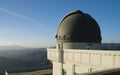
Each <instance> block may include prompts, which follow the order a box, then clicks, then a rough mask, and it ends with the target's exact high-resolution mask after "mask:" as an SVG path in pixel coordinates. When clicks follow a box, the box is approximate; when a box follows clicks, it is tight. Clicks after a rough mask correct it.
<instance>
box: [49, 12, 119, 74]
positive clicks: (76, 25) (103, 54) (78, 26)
mask: <svg viewBox="0 0 120 75" xmlns="http://www.w3.org/2000/svg"><path fill="white" fill-rule="evenodd" d="M55 37H56V40H57V42H56V48H55V49H47V53H48V54H47V55H48V59H49V60H50V61H51V62H52V63H53V75H80V74H84V73H90V72H91V73H92V72H97V71H101V70H104V71H105V70H108V69H116V68H120V51H112V50H110V51H109V50H107V51H106V50H101V40H102V37H101V31H100V27H99V25H98V23H97V22H96V21H95V19H93V18H92V17H91V16H90V15H89V14H86V13H83V12H82V11H80V10H77V11H73V12H71V13H69V14H67V15H66V16H65V17H64V18H63V19H62V20H61V22H60V24H59V27H58V30H57V34H56V36H55ZM102 72H103V71H102Z"/></svg>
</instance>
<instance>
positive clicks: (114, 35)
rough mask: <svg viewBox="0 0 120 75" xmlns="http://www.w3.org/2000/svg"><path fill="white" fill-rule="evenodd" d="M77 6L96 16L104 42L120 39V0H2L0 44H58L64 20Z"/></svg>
mask: <svg viewBox="0 0 120 75" xmlns="http://www.w3.org/2000/svg"><path fill="white" fill-rule="evenodd" d="M77 9H79V10H81V11H83V12H85V13H88V14H90V15H91V16H92V17H93V18H94V19H96V21H97V22H98V24H99V26H100V28H101V31H102V42H103V43H120V15H119V13H120V0H71V1H70V0H69V1H68V0H59V1H58V0H0V45H21V46H27V47H49V46H54V45H55V43H56V40H55V35H56V31H57V27H58V25H59V23H60V20H61V19H62V18H63V17H64V16H65V15H66V14H67V13H69V12H71V11H73V10H77Z"/></svg>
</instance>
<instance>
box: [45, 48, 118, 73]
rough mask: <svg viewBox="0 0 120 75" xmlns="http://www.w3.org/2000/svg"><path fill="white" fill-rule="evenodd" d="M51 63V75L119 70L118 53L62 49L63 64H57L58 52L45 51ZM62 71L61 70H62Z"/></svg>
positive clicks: (53, 50) (56, 50)
mask: <svg viewBox="0 0 120 75" xmlns="http://www.w3.org/2000/svg"><path fill="white" fill-rule="evenodd" d="M47 52H48V54H47V55H48V59H49V60H50V61H52V63H53V75H63V74H62V71H63V70H64V73H66V75H76V74H80V73H86V72H93V71H99V70H105V69H112V68H120V51H113V50H110V51H108V50H107V51H105V50H82V49H64V50H63V51H62V55H63V62H59V58H60V56H59V50H58V49H47ZM62 69H63V70H62Z"/></svg>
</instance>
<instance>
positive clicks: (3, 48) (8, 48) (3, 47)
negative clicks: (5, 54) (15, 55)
mask: <svg viewBox="0 0 120 75" xmlns="http://www.w3.org/2000/svg"><path fill="white" fill-rule="evenodd" d="M17 49H18V50H20V49H27V47H24V46H18V45H11V46H6V45H4V46H0V50H17Z"/></svg>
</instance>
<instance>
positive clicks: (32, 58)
mask: <svg viewBox="0 0 120 75" xmlns="http://www.w3.org/2000/svg"><path fill="white" fill-rule="evenodd" d="M50 68H52V64H51V63H50V61H49V60H47V51H46V49H45V48H24V49H21V48H20V49H19V48H17V50H15V48H14V49H13V50H12V49H10V50H9V49H8V50H7V49H5V50H0V73H2V72H4V70H7V71H8V72H26V71H34V70H40V69H50ZM0 75H1V74H0Z"/></svg>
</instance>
